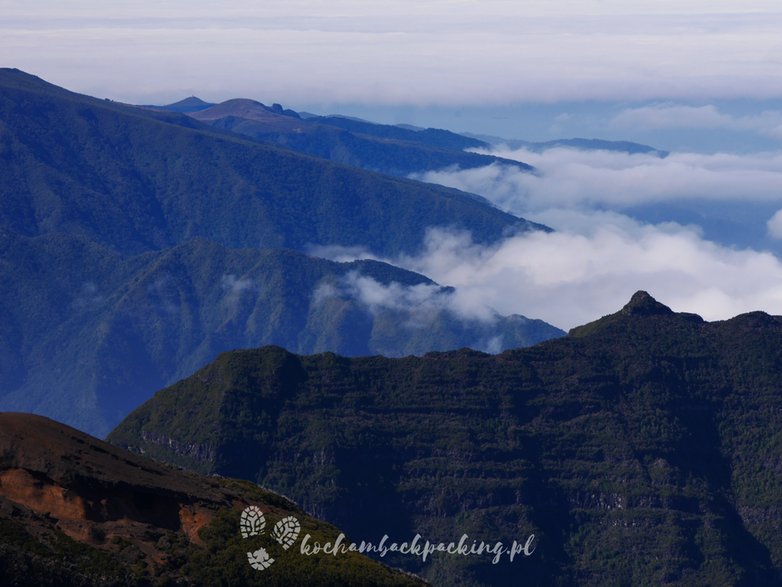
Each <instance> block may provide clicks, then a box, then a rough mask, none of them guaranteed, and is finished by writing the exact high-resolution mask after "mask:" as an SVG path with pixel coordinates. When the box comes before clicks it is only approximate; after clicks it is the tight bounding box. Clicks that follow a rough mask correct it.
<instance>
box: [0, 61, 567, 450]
mask: <svg viewBox="0 0 782 587" xmlns="http://www.w3.org/2000/svg"><path fill="white" fill-rule="evenodd" d="M191 102H192V101H191ZM191 106H193V104H191ZM196 106H197V105H196ZM182 109H184V110H187V107H184V106H183V107H182ZM208 110H209V109H208V108H207V109H203V110H202V112H207V111H208ZM280 112H281V113H280V114H279V116H280V117H282V118H286V119H287V118H290V119H291V120H295V119H294V118H293V117H291V116H289V115H287V114H286V113H285V111H284V110H282V109H281V108H280ZM0 176H1V177H2V178H3V179H2V182H0V202H2V205H0V409H4V410H14V411H27V412H35V413H40V414H43V415H48V416H50V417H53V418H56V419H58V420H60V421H62V422H64V423H66V424H70V425H74V426H77V427H78V428H80V429H82V430H84V431H88V432H91V433H93V434H97V435H99V436H103V435H105V434H106V433H108V432H109V431H110V430H111V428H113V427H114V426H115V425H116V424H117V423H118V422H119V421H120V420H121V418H122V417H124V416H125V415H126V414H127V413H128V412H129V411H130V410H131V409H132V408H134V407H136V406H137V405H138V404H139V403H141V402H142V401H144V400H145V399H147V398H148V397H149V396H150V395H151V394H152V393H153V392H154V391H155V390H157V389H160V388H161V387H163V386H165V385H168V384H171V383H173V382H174V381H176V380H177V379H179V378H181V377H184V376H186V375H187V374H189V373H191V372H192V371H193V370H195V369H197V368H198V367H200V366H202V365H204V364H206V363H207V362H208V361H210V360H211V359H213V358H214V357H215V356H216V355H217V354H218V353H220V352H222V351H226V350H231V349H235V348H246V347H257V346H260V345H264V344H277V345H283V346H285V347H287V348H290V349H291V350H294V351H297V352H303V353H311V352H319V351H326V350H330V351H335V352H340V353H343V354H348V355H362V354H374V353H383V354H387V355H392V356H399V355H403V354H408V353H418V354H420V353H424V352H426V351H430V350H445V349H452V348H459V347H462V346H475V347H479V348H482V349H484V350H494V351H497V350H502V349H504V348H510V347H514V346H519V345H523V344H532V343H535V342H538V341H540V340H543V339H546V338H550V337H552V336H560V335H562V334H563V333H562V332H561V331H560V330H558V329H556V328H554V327H551V326H549V325H547V324H544V323H541V322H539V321H535V320H528V319H526V318H524V317H522V316H499V315H492V316H488V317H486V316H484V317H483V318H482V319H481V320H477V319H474V318H473V317H471V316H464V315H461V314H459V313H458V312H455V311H454V309H453V304H451V302H450V300H451V298H452V294H453V290H451V289H450V288H448V287H440V286H439V285H438V284H435V283H434V282H432V281H431V280H429V279H428V278H426V277H425V276H422V275H417V274H414V273H411V272H408V271H404V270H402V269H399V268H396V267H393V266H391V265H388V264H382V263H378V262H369V261H367V262H359V263H352V264H351V263H349V264H338V263H334V262H331V261H327V260H325V259H318V258H316V257H312V256H311V255H309V254H308V252H309V251H310V250H311V249H312V247H313V246H316V245H317V246H329V245H340V246H348V247H351V246H352V247H361V248H364V249H369V250H371V251H372V252H373V253H375V254H377V255H378V256H382V257H385V258H394V257H398V256H401V255H404V254H413V253H415V252H416V251H418V250H419V249H420V248H421V247H422V245H423V242H424V238H425V236H426V234H427V231H428V229H430V228H431V227H449V228H452V229H457V230H467V231H469V232H470V233H471V234H472V236H473V239H474V240H475V241H476V242H481V243H485V244H488V243H493V242H496V241H498V240H499V239H501V238H503V237H504V236H506V235H509V234H515V233H518V232H523V231H528V230H549V229H548V228H546V227H544V226H541V225H537V224H534V223H531V222H528V221H526V220H524V219H521V218H517V217H514V216H512V215H510V214H506V213H504V212H502V211H500V210H498V209H496V208H494V207H493V206H492V205H490V204H489V203H488V202H487V201H486V200H484V199H483V198H481V197H480V196H477V195H474V194H467V193H463V192H459V191H456V190H452V189H448V188H444V187H440V186H435V185H431V184H424V183H420V182H415V181H412V180H408V179H403V178H397V177H390V176H388V175H381V174H378V173H374V172H369V171H366V170H362V169H358V168H356V167H350V166H347V165H343V164H338V163H335V162H333V161H328V160H325V159H322V158H317V157H313V156H310V155H304V154H301V153H297V152H294V151H291V150H288V149H283V148H280V147H278V146H272V145H269V144H263V143H260V142H258V141H256V140H251V139H249V138H247V137H244V136H241V135H238V134H236V133H232V132H229V131H227V130H223V129H216V128H214V127H212V126H209V125H207V124H205V123H202V122H199V121H197V120H195V119H194V118H192V117H190V116H188V115H186V114H183V113H181V112H170V111H164V110H159V109H158V110H154V109H149V108H140V107H134V106H128V105H124V104H119V103H115V102H112V101H110V100H99V99H96V98H91V97H89V96H83V95H79V94H75V93H72V92H69V91H67V90H64V89H62V88H59V87H56V86H53V85H51V84H49V83H47V82H45V81H43V80H41V79H39V78H36V77H34V76H31V75H29V74H26V73H23V72H21V71H18V70H10V69H3V70H0ZM446 286H447V284H446ZM367 288H374V290H375V291H380V292H381V293H383V296H384V299H385V300H387V301H386V302H383V303H376V301H373V299H369V298H368V297H367V295H365V294H366V290H367ZM413 294H415V295H413ZM405 296H407V297H405ZM422 297H423V299H425V300H426V301H427V302H428V303H427V304H426V305H425V307H423V308H422V307H420V304H413V303H411V302H410V300H411V299H415V300H420V299H421V298H422ZM405 300H407V301H405Z"/></svg>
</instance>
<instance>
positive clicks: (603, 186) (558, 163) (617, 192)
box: [416, 148, 782, 218]
mask: <svg viewBox="0 0 782 587" xmlns="http://www.w3.org/2000/svg"><path fill="white" fill-rule="evenodd" d="M490 154H492V155H497V156H500V157H504V158H507V159H514V160H517V161H524V162H526V163H529V164H531V165H533V166H535V167H536V168H537V170H538V173H536V174H532V173H525V172H523V171H520V170H518V169H515V168H512V167H508V166H502V165H491V166H488V167H482V168H478V169H468V170H453V169H446V170H441V171H436V172H429V173H425V174H422V175H419V176H416V177H417V179H421V180H423V181H427V182H431V183H439V184H443V185H447V186H450V187H454V188H458V189H461V190H464V191H467V192H472V193H477V194H481V195H483V196H485V197H487V198H489V199H490V200H491V201H492V202H494V203H495V204H497V206H499V207H500V208H502V209H504V210H508V211H510V212H513V213H515V214H518V215H521V216H525V215H533V216H535V215H537V214H539V213H541V212H544V211H550V210H552V209H557V208H567V209H572V208H574V207H579V206H581V207H584V206H586V207H594V206H608V207H612V208H615V209H621V208H623V207H628V206H633V205H637V204H646V203H650V202H666V201H673V200H677V199H681V198H693V199H699V200H703V201H709V200H721V201H749V202H752V201H777V200H779V201H780V202H782V153H781V152H776V153H755V154H751V155H734V154H725V153H717V154H714V155H705V154H698V153H673V154H671V155H669V156H668V157H665V158H659V157H656V156H654V155H647V154H634V155H630V154H627V153H620V152H609V151H581V150H576V149H565V148H556V149H549V150H547V151H544V152H542V153H535V152H532V151H527V150H524V149H522V150H508V149H502V148H500V149H495V150H493V151H491V152H490ZM536 218H538V217H537V216H536Z"/></svg>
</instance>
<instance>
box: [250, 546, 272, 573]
mask: <svg viewBox="0 0 782 587" xmlns="http://www.w3.org/2000/svg"><path fill="white" fill-rule="evenodd" d="M247 560H248V561H250V566H251V567H252V568H254V569H255V570H256V571H264V570H266V569H268V568H269V567H270V566H272V563H273V562H274V559H273V558H271V557H270V556H269V553H268V552H266V549H265V548H259V549H258V550H256V551H255V552H248V553H247Z"/></svg>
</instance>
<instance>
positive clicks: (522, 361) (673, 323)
mask: <svg viewBox="0 0 782 587" xmlns="http://www.w3.org/2000/svg"><path fill="white" fill-rule="evenodd" d="M781 372H782V318H779V317H771V316H768V315H765V314H762V313H753V314H747V315H743V316H739V317H737V318H734V319H733V320H729V321H725V322H715V323H706V322H704V321H702V320H701V319H700V318H699V317H697V316H694V315H689V314H675V313H673V312H671V311H670V309H668V308H667V307H665V306H663V305H662V304H659V303H657V302H655V301H654V300H652V299H651V298H650V297H649V296H648V295H647V294H643V293H639V294H636V296H634V297H633V300H631V302H630V303H629V304H628V305H627V306H626V307H625V308H624V309H623V310H622V311H620V312H619V313H617V314H614V315H611V316H607V317H605V318H603V319H601V320H599V321H597V322H595V323H593V324H590V325H587V326H585V327H582V328H579V329H575V330H574V331H573V332H572V334H571V336H568V337H566V338H563V339H559V340H554V341H549V342H546V343H542V344H539V345H537V346H534V347H531V348H528V349H520V350H515V351H508V352H505V353H502V354H501V355H497V356H490V355H485V354H481V353H476V352H472V351H458V352H450V353H432V354H428V355H426V356H424V357H421V358H415V357H408V358H404V359H385V358H382V357H369V358H359V359H347V358H342V357H338V356H335V355H333V354H322V355H316V356H310V357H300V356H296V355H293V354H290V353H287V352H285V351H284V350H282V349H279V348H265V349H259V350H255V351H242V352H236V353H228V354H224V355H222V356H221V357H219V358H218V360H217V361H215V362H214V363H213V364H211V365H210V366H208V367H206V368H205V369H203V370H201V371H199V372H197V373H196V374H195V375H193V376H192V377H190V378H188V379H186V380H183V381H181V382H179V383H178V384H176V385H174V386H172V387H170V388H168V389H166V390H163V391H161V392H159V393H158V394H157V395H156V396H155V397H154V398H153V399H152V400H150V401H149V402H147V403H146V404H145V405H143V406H141V407H140V408H139V409H137V410H136V411H135V412H134V413H133V414H131V416H129V417H128V418H127V419H126V420H125V421H124V422H123V423H122V424H121V425H120V426H119V427H118V428H117V429H116V430H115V431H114V432H113V433H112V435H111V436H110V439H111V441H112V442H114V443H117V444H119V445H121V446H127V447H130V448H132V449H134V450H139V449H143V450H144V451H145V452H146V453H147V454H150V455H152V456H153V457H155V458H159V459H163V460H168V461H171V462H177V463H179V464H181V465H184V466H188V467H191V468H196V469H199V470H202V471H206V472H212V471H214V472H220V473H223V474H231V475H236V476H240V477H243V478H247V479H251V480H257V481H259V482H261V483H263V484H264V485H266V486H268V487H271V488H274V489H275V490H278V491H281V492H283V493H285V494H286V495H290V496H292V497H293V498H294V499H296V500H297V501H298V502H299V503H301V504H302V506H303V507H304V508H305V509H307V510H308V511H311V512H314V513H316V514H317V515H318V516H320V517H323V518H324V519H327V520H329V521H331V522H333V523H335V524H337V525H339V526H340V527H344V528H346V529H347V530H348V531H349V532H350V533H351V535H354V536H361V537H369V538H371V537H373V536H375V535H376V534H378V533H380V534H382V533H384V532H385V533H390V534H394V535H397V536H402V537H405V536H412V535H414V534H415V533H421V534H422V535H424V536H427V537H433V538H436V539H438V540H439V539H445V540H449V539H454V538H455V539H458V537H459V536H460V535H461V534H462V533H468V534H469V535H470V537H471V538H477V539H487V540H488V539H491V540H497V539H501V540H504V541H510V540H512V539H517V538H520V537H522V538H523V537H526V536H527V535H529V534H530V533H534V534H535V535H536V544H537V549H536V551H535V553H534V554H533V555H532V556H531V557H528V558H525V559H524V560H521V561H517V562H514V563H507V562H505V563H501V564H499V565H496V566H494V565H491V564H489V563H488V562H487V561H478V560H459V559H455V558H453V557H447V556H443V557H439V558H437V557H435V558H433V559H432V561H431V563H430V564H428V565H421V564H420V561H415V560H410V559H405V558H400V559H398V560H393V564H396V565H406V568H408V569H411V570H415V571H419V572H421V573H423V575H424V576H425V577H426V578H428V579H429V580H431V581H433V582H436V583H437V584H451V585H457V584H458V585H515V584H518V580H519V577H523V578H524V581H525V583H527V584H537V585H554V584H567V585H570V584H578V585H611V584H616V585H624V584H632V585H660V584H683V585H707V584H709V585H734V584H736V585H740V584H747V585H759V584H765V585H771V584H778V583H779V579H778V577H779V572H780V569H782V539H780V537H779V534H778V516H779V511H780V507H781V506H782V471H781V470H780V467H779V454H780V448H782V447H781V446H780V435H779V432H778V431H779V430H780V429H781V428H782V388H781V387H782V386H780V381H779V374H780V373H781ZM196 423H198V424H196ZM183 446H196V447H201V448H202V450H200V451H198V452H197V453H194V452H192V451H191V452H190V453H188V452H187V451H183V450H178V449H177V447H183Z"/></svg>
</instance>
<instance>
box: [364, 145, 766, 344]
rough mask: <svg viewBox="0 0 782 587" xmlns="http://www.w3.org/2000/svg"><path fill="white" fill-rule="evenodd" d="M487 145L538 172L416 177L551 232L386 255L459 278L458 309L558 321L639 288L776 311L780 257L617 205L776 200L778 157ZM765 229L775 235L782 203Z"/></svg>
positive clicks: (436, 244) (578, 317)
mask: <svg viewBox="0 0 782 587" xmlns="http://www.w3.org/2000/svg"><path fill="white" fill-rule="evenodd" d="M493 154H496V155H501V156H504V157H508V158H514V159H518V160H522V161H526V162H528V163H531V164H533V165H534V166H536V168H537V169H538V173H537V174H530V173H524V172H520V171H518V170H516V169H513V168H510V167H505V166H499V165H493V166H489V167H485V168H481V169H474V170H466V171H465V170H444V171H440V172H436V173H428V174H425V175H424V176H423V179H425V180H427V181H432V182H436V183H442V184H445V185H449V186H452V187H456V188H459V189H463V190H465V191H470V192H474V193H479V194H481V195H483V196H486V197H487V198H489V199H490V200H492V201H493V202H495V203H496V204H497V205H498V206H499V207H501V208H503V209H507V210H509V211H511V212H513V213H516V214H518V215H520V216H525V217H531V218H532V219H534V220H538V221H541V222H544V223H546V224H548V225H549V226H552V227H553V228H555V229H556V232H554V233H551V234H545V233H533V234H528V235H522V236H518V237H515V238H510V239H507V240H505V241H503V242H502V243H500V244H498V245H496V246H494V247H482V246H479V245H476V244H474V243H473V242H472V241H471V240H470V238H469V235H465V234H454V233H452V232H448V231H444V230H442V229H439V230H433V231H432V232H431V233H430V234H429V237H428V239H427V241H426V245H425V248H424V251H423V252H422V253H421V254H420V255H417V256H415V257H406V258H402V259H392V260H391V262H393V263H396V264H399V265H401V266H403V267H406V268H408V269H411V270H414V271H419V272H421V273H423V274H425V275H428V276H430V277H431V278H432V279H434V280H436V281H438V282H439V283H442V284H447V285H452V286H454V287H456V288H457V293H456V296H457V297H459V299H460V302H461V303H462V304H464V305H465V306H469V305H474V306H490V307H493V308H495V309H496V310H497V311H499V312H500V313H502V314H508V313H521V314H524V315H526V316H529V317H534V318H541V319H543V320H546V321H547V322H550V323H552V324H554V325H556V326H559V327H561V328H565V329H567V328H571V327H573V326H576V325H579V324H582V323H585V322H589V321H592V320H594V319H596V318H599V317H600V316H602V315H605V314H608V313H611V312H614V311H616V310H618V309H619V308H620V307H621V306H622V305H624V304H625V303H626V302H627V301H628V300H629V298H630V296H631V295H632V294H633V293H634V292H635V291H637V290H639V289H644V290H647V291H649V292H650V293H651V294H652V295H653V296H655V297H656V298H657V299H658V300H660V301H661V302H663V303H665V304H668V305H670V306H671V307H672V308H673V309H675V310H677V311H687V312H694V313H698V314H700V315H702V316H703V317H704V318H706V319H708V320H717V319H727V318H730V317H733V316H735V315H736V314H739V313H742V312H747V311H752V310H765V311H767V312H769V313H776V314H782V262H780V260H779V259H778V258H777V257H776V256H775V255H774V254H772V253H770V252H763V251H756V250H752V249H743V250H739V249H735V248H732V247H728V246H721V245H719V244H716V243H714V242H710V241H708V240H706V239H704V238H703V236H702V233H701V230H700V228H699V227H697V226H682V225H679V224H676V223H672V222H670V223H663V224H657V225H648V224H642V223H640V222H638V221H636V220H633V219H631V218H629V217H628V216H626V215H624V214H623V213H622V209H623V208H625V207H628V206H632V205H634V204H639V203H654V202H668V201H675V200H677V199H679V198H683V197H686V198H693V199H700V200H702V201H703V204H704V206H703V207H704V209H705V210H708V206H709V202H713V201H730V202H743V203H745V204H746V205H748V206H751V205H752V203H753V202H762V203H764V204H768V203H769V202H771V203H773V202H775V201H779V202H780V205H781V206H782V154H780V153H761V154H753V155H744V156H741V155H727V154H715V155H699V154H692V153H682V154H672V155H670V156H669V157H667V158H664V159H661V158H658V157H655V156H653V155H629V154H625V153H617V152H606V151H578V150H573V149H552V150H548V151H544V152H543V153H533V152H529V151H508V150H504V151H502V150H501V151H494V152H493ZM763 228H767V230H768V232H769V234H770V235H771V236H774V237H777V238H782V211H780V212H778V213H777V214H776V215H774V217H773V218H771V219H770V220H769V221H768V225H767V227H762V226H761V230H762V229H763ZM353 256H355V252H354V254H353Z"/></svg>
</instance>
